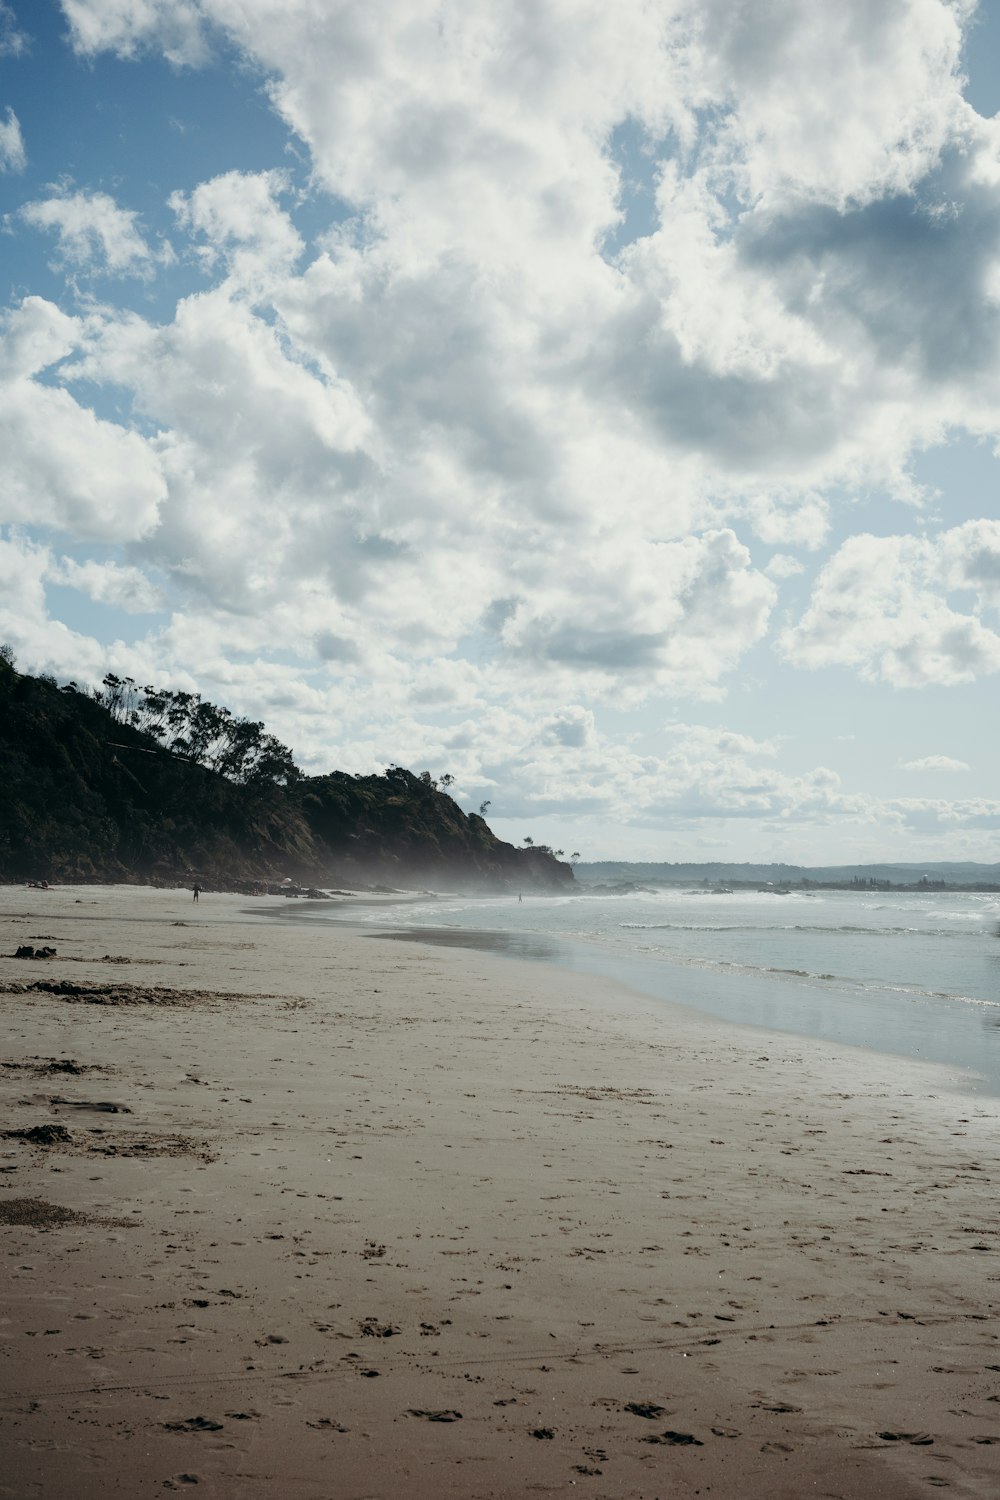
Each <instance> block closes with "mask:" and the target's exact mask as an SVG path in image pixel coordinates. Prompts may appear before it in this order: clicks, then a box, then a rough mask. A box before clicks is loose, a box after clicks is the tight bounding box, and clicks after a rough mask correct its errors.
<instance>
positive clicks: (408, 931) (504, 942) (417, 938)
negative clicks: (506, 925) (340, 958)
mask: <svg viewBox="0 0 1000 1500" xmlns="http://www.w3.org/2000/svg"><path fill="white" fill-rule="evenodd" d="M370 936H371V937H379V938H393V939H394V940H395V941H396V942H398V943H430V944H431V945H432V946H433V947H436V948H472V949H474V951H475V952H477V953H500V954H503V956H504V957H505V958H530V959H539V958H540V959H544V960H545V961H546V962H547V963H558V962H559V960H560V959H565V953H564V951H563V949H562V947H561V945H560V944H559V943H555V942H553V941H552V940H551V939H550V938H545V937H539V936H538V934H537V933H533V932H488V931H485V930H482V929H477V928H468V929H466V928H462V929H459V928H448V927H405V928H403V929H402V930H401V931H398V932H373V933H371V934H370Z"/></svg>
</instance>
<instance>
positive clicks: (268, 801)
mask: <svg viewBox="0 0 1000 1500" xmlns="http://www.w3.org/2000/svg"><path fill="white" fill-rule="evenodd" d="M214 712H216V713H218V711H214ZM222 713H223V714H224V713H225V711H224V710H223V711H222ZM230 721H231V723H233V724H237V726H238V727H239V726H240V725H242V726H243V727H244V728H245V727H248V726H245V725H243V721H235V720H230ZM260 727H261V726H249V728H250V729H251V730H252V729H254V728H260ZM258 738H259V737H258ZM263 743H264V745H265V749H267V748H268V747H272V748H273V747H277V750H278V751H279V752H284V747H281V746H278V745H277V742H276V741H274V740H273V739H271V737H269V736H265V737H264V741H263ZM271 761H273V764H274V765H275V766H277V767H278V770H279V771H280V772H281V775H282V777H283V779H282V780H269V779H267V775H266V774H264V772H261V774H260V775H259V776H257V779H255V780H250V781H249V782H246V781H245V782H244V783H243V784H241V783H239V782H236V781H234V780H233V779H231V778H230V777H227V776H226V775H224V774H222V773H221V772H220V771H218V770H214V769H210V768H209V767H207V766H206V765H203V764H198V763H197V762H196V761H195V760H194V759H192V758H190V756H187V755H184V754H181V753H177V752H176V751H175V750H173V749H170V748H166V747H165V746H164V745H163V744H162V743H161V742H160V740H158V739H157V737H156V735H155V734H152V733H149V732H145V731H144V730H140V729H137V728H135V727H133V725H132V724H130V723H128V722H123V721H122V718H121V716H119V717H116V716H115V715H114V713H113V712H112V711H111V710H110V709H109V708H108V707H107V706H105V704H104V703H101V702H97V701H95V699H94V698H93V697H92V696H91V695H89V694H87V693H84V692H80V691H78V690H76V689H75V688H74V687H73V686H72V685H71V686H69V687H62V688H60V687H58V686H57V684H56V683H55V682H54V681H53V680H52V679H51V678H39V677H32V676H29V675H27V674H24V673H21V672H18V671H16V670H15V669H14V667H13V665H12V663H11V662H10V660H9V659H7V657H5V656H4V654H3V653H0V881H8V882H9V881H20V880H28V879H35V880H42V879H44V880H48V881H107V880H115V881H143V882H153V883H181V884H185V883H187V884H190V883H192V882H193V881H194V880H195V879H197V880H199V881H200V882H201V883H202V884H205V885H209V886H212V885H216V886H222V887H230V888H233V887H239V886H241V885H245V884H247V883H248V882H258V881H263V882H272V881H280V880H283V879H285V878H288V879H291V880H293V881H296V882H299V883H302V884H311V885H331V884H334V885H359V884H367V885H371V884H381V885H390V886H401V887H410V888H413V887H417V888H429V889H439V890H444V889H449V890H454V889H462V890H470V889H482V890H498V889H501V890H504V889H507V890H518V889H524V890H528V889H535V890H539V889H542V890H550V889H565V888H567V887H572V885H573V872H572V870H571V869H570V867H569V865H568V864H564V863H561V862H560V861H559V860H557V859H556V858H555V857H554V856H553V855H552V854H551V853H550V852H549V851H548V850H546V849H542V848H532V849H517V848H515V847H514V846H513V845H511V844H506V843H504V842H503V841H502V840H500V839H498V838H497V837H496V836H495V835H494V834H493V833H492V831H491V830H490V828H489V827H488V826H487V824H486V822H485V821H484V820H483V819H482V818H481V817H478V816H477V815H476V814H474V813H473V814H471V815H470V814H466V813H464V812H463V811H462V809H461V808H460V807H459V806H458V805H457V803H455V802H454V800H453V799H452V798H451V797H449V796H448V795H447V794H446V793H445V792H443V791H441V790H439V789H438V788H437V787H436V786H435V784H434V783H433V782H432V781H431V779H430V777H429V776H427V775H426V773H425V774H424V775H421V776H417V775H414V774H413V773H412V772H410V771H407V770H405V769H403V768H402V767H399V766H394V767H390V768H389V770H388V771H387V772H386V773H385V774H384V775H372V776H351V775H348V774H347V773H345V772H342V771H333V772H331V773H330V774H329V775H326V776H301V775H299V773H298V772H297V771H295V768H294V766H293V765H292V764H291V759H290V755H288V753H287V752H284V759H282V756H281V755H278V756H277V757H275V756H272V757H271ZM260 764H262V765H264V766H265V771H266V769H267V765H269V764H271V762H266V764H265V762H264V761H261V762H260ZM258 769H259V767H258ZM289 772H294V775H291V774H289Z"/></svg>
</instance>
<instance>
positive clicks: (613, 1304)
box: [0, 887, 1000, 1500]
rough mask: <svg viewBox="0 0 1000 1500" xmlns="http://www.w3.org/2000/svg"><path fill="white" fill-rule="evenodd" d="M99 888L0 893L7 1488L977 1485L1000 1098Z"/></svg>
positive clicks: (781, 1490)
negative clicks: (54, 1067)
mask: <svg viewBox="0 0 1000 1500" xmlns="http://www.w3.org/2000/svg"><path fill="white" fill-rule="evenodd" d="M98 889H99V891H100V892H101V894H100V896H99V897H98V896H94V895H93V892H92V890H91V891H90V892H86V891H85V892H81V891H80V888H73V890H72V893H71V894H69V895H68V896H67V893H63V894H62V895H59V894H57V893H53V892H43V893H35V892H28V893H24V892H21V891H17V893H16V895H17V900H16V901H13V900H11V899H10V893H9V891H0V931H2V932H3V934H4V936H3V937H2V939H0V948H3V949H4V951H10V950H12V948H13V946H14V939H15V938H18V939H22V938H23V939H25V940H26V939H29V938H35V939H39V940H41V939H45V940H49V941H52V940H54V941H55V944H56V946H57V948H58V956H57V957H56V958H55V959H52V960H47V961H46V962H45V963H44V964H42V963H39V964H32V963H30V962H25V961H17V960H13V959H7V958H0V994H2V1003H3V1005H4V1011H5V1020H6V1021H7V1027H6V1041H5V1051H4V1052H3V1056H2V1061H3V1062H4V1064H5V1066H3V1067H0V1090H2V1094H3V1102H4V1109H3V1115H4V1120H5V1128H8V1129H23V1130H31V1129H34V1128H36V1127H37V1126H39V1125H40V1124H48V1125H55V1126H59V1127H61V1128H62V1129H63V1130H64V1131H65V1132H66V1133H67V1135H68V1136H69V1137H70V1139H69V1141H63V1142H62V1143H61V1144H60V1143H58V1142H57V1143H56V1144H52V1145H40V1144H33V1143H31V1142H30V1141H25V1140H16V1139H10V1138H8V1139H4V1140H2V1141H0V1168H2V1169H3V1170H2V1171H0V1216H3V1215H4V1212H5V1205H6V1206H8V1208H9V1205H10V1204H12V1203H24V1202H26V1201H32V1200H34V1201H35V1202H36V1203H47V1204H49V1205H52V1206H54V1207H55V1208H56V1209H62V1210H64V1211H65V1212H67V1213H72V1214H77V1215H80V1216H81V1217H80V1218H79V1219H77V1220H66V1221H64V1222H62V1223H58V1222H56V1223H53V1222H51V1221H49V1222H48V1223H47V1224H46V1223H39V1222H38V1221H37V1220H36V1221H35V1222H24V1223H20V1224H18V1223H10V1222H0V1254H2V1255H3V1259H4V1271H5V1285H6V1286H7V1287H8V1288H9V1295H8V1311H7V1316H8V1322H7V1324H6V1325H4V1327H3V1334H4V1337H3V1339H2V1341H0V1355H2V1360H0V1371H2V1376H0V1381H2V1390H0V1442H2V1445H3V1465H2V1466H0V1495H2V1496H5V1497H6V1496H8V1495H9V1496H12V1497H13V1496H16V1497H17V1500H34V1497H36V1496H37V1497H42V1496H45V1497H46V1500H71V1497H72V1500H97V1497H98V1496H100V1497H102V1500H103V1497H104V1496H106V1495H107V1494H109V1493H112V1494H113V1493H120V1494H122V1495H123V1496H128V1497H133V1496H136V1497H141V1496H145V1495H153V1494H161V1493H163V1491H164V1490H165V1489H166V1490H168V1491H169V1490H171V1489H175V1490H182V1489H185V1488H186V1487H187V1485H188V1484H189V1483H190V1482H191V1481H190V1478H185V1476H191V1475H194V1476H195V1477H196V1478H197V1482H198V1483H199V1484H200V1485H201V1488H200V1489H199V1491H198V1493H199V1494H206V1495H209V1496H218V1497H224V1500H237V1497H243V1496H248V1497H252V1500H270V1497H272V1496H275V1497H276V1496H278V1495H281V1494H284V1493H294V1494H295V1495H296V1496H302V1497H304V1500H331V1497H336V1500H341V1497H343V1500H359V1497H362V1496H373V1497H379V1500H382V1497H385V1500H389V1497H396V1496H398V1495H399V1494H406V1495H414V1496H418V1497H419V1496H423V1495H434V1496H445V1497H454V1500H473V1497H480V1496H481V1497H484V1500H485V1497H487V1496H508V1495H509V1496H511V1497H514V1496H520V1495H524V1494H526V1493H530V1492H537V1493H547V1494H569V1493H571V1492H572V1493H573V1494H579V1493H586V1494H590V1495H591V1496H594V1497H598V1500H612V1497H613V1500H626V1497H635V1500H653V1497H655V1496H657V1495H666V1494H671V1495H674V1494H677V1495H687V1494H694V1493H695V1492H696V1491H698V1490H700V1491H701V1493H703V1494H704V1493H707V1492H708V1491H709V1489H711V1492H712V1493H714V1494H720V1495H736V1494H740V1495H741V1496H743V1495H745V1496H748V1497H751V1500H755V1497H761V1500H763V1497H764V1496H768V1497H787V1500H793V1497H798V1496H800V1495H802V1494H804V1493H819V1494H822V1493H837V1494H840V1495H842V1496H845V1497H851V1500H862V1497H865V1500H867V1497H870V1496H873V1495H879V1496H885V1497H888V1500H910V1497H914V1496H917V1495H926V1494H928V1493H929V1490H930V1489H931V1488H935V1487H940V1482H941V1481H942V1480H944V1481H946V1483H947V1485H948V1486H949V1487H950V1488H951V1489H952V1490H953V1492H954V1493H955V1494H956V1495H962V1496H972V1497H979V1496H986V1495H992V1494H993V1493H994V1492H995V1484H996V1478H997V1473H998V1471H1000V1405H998V1404H997V1399H996V1398H1000V1373H998V1372H997V1371H996V1367H997V1366H1000V1329H998V1325H997V1322H996V1302H997V1286H998V1285H1000V1279H998V1278H1000V1256H998V1249H1000V1238H998V1236H997V1234H996V1229H995V1192H996V1182H997V1178H998V1175H1000V1168H998V1163H997V1120H998V1104H997V1101H995V1100H993V1099H989V1098H983V1097H968V1096H960V1095H957V1094H954V1093H947V1094H946V1095H944V1097H942V1094H943V1086H942V1085H943V1079H942V1074H941V1072H940V1071H939V1070H937V1069H934V1068H931V1067H930V1066H929V1065H927V1064H921V1063H906V1062H904V1063H902V1064H901V1065H900V1064H899V1063H898V1062H897V1059H895V1058H886V1057H885V1056H883V1055H882V1054H878V1053H868V1052H863V1051H861V1049H848V1048H843V1047H837V1046H834V1045H832V1044H824V1043H822V1042H812V1041H807V1040H805V1039H802V1038H798V1037H793V1036H790V1035H788V1034H782V1033H776V1032H772V1033H769V1034H766V1035H765V1034H763V1033H757V1032H751V1033H749V1034H746V1035H743V1034H740V1032H739V1031H738V1030H737V1029H735V1028H734V1027H732V1026H731V1025H730V1024H729V1023H728V1022H725V1021H714V1020H712V1019H711V1018H708V1017H704V1016H702V1015H700V1014H698V1013H696V1012H693V1011H691V1010H690V1009H688V1008H687V1007H682V1006H677V1007H668V1006H665V1005H664V1004H663V1003H662V1002H658V1001H654V1000H652V999H648V998H647V997H643V996H641V995H636V994H634V993H633V992H631V991H630V990H628V989H626V988H625V987H619V986H613V985H611V983H610V982H609V981H607V980H604V979H601V978H598V977H596V976H593V975H587V974H578V973H573V972H567V971H562V970H559V969H556V968H554V967H548V966H543V965H539V964H534V963H527V962H523V961H522V962H515V961H512V960H510V959H505V960H504V962H503V963H500V962H499V961H498V960H497V958H496V957H493V956H491V955H484V954H479V953H472V952H469V951H449V952H445V951H444V950H443V949H440V948H436V947H430V946H421V945H420V944H417V943H410V942H394V943H391V944H390V943H384V944H376V943H372V942H371V941H369V940H368V937H369V929H363V930H362V934H359V933H358V932H356V931H353V930H351V928H350V927H349V926H348V924H346V923H339V922H338V923H336V924H334V923H329V924H325V925H322V924H316V925H315V926H313V925H311V924H308V923H299V924H291V923H288V924H282V923H281V922H261V921H259V920H256V921H255V920H252V919H245V918H242V917H241V916H240V914H239V912H238V911H237V910H236V909H235V908H236V904H237V903H239V902H242V901H244V900H245V897H240V896H234V897H231V898H221V897H220V898H216V897H213V898H212V901H211V902H208V903H205V905H206V907H212V906H215V907H216V909H215V910H214V911H212V912H211V914H210V912H209V911H208V910H202V909H201V903H199V905H198V906H196V907H194V911H192V906H193V903H192V902H191V901H190V897H189V894H188V893H185V892H176V893H170V892H163V891H154V892H143V891H138V892H136V891H135V889H134V888H131V887H126V888H111V889H110V892H109V889H108V888H103V887H102V888H98ZM53 894H56V896H57V899H56V901H55V903H52V902H51V901H50V898H51V897H52V896H53ZM34 896H38V897H39V898H43V897H44V899H45V902H47V903H48V904H47V905H46V904H43V902H42V900H41V899H39V900H38V901H37V902H36V903H32V906H33V909H31V910H28V909H27V906H28V901H27V899H26V898H27V897H34ZM185 898H186V899H185ZM216 903H218V905H217V906H216ZM80 906H83V907H84V910H82V911H80V910H79V909H76V910H74V907H76V908H78V907H80ZM76 919H79V920H76ZM61 929H63V930H61ZM42 978H44V980H45V981H46V982H49V981H53V982H56V983H60V982H62V983H69V984H72V985H76V986H77V988H78V989H80V988H81V987H82V988H83V991H84V993H83V994H82V995H81V994H79V993H78V994H76V995H75V996H74V995H67V994H65V993H64V994H58V993H50V992H41V991H38V990H32V991H26V992H24V991H22V992H20V993H18V992H16V991H14V990H12V989H11V988H10V986H12V985H16V986H18V987H20V986H23V985H25V984H30V983H32V982H34V981H35V980H37V979H42ZM87 986H92V987H94V988H91V989H90V990H87V988H86V987H87ZM88 996H89V998H88ZM95 997H98V998H100V997H103V1000H102V1003H94V1000H95ZM115 997H117V1001H116V1000H115ZM69 1058H71V1059H73V1061H74V1064H75V1066H78V1067H79V1068H81V1069H89V1068H90V1069H94V1070H95V1071H93V1072H89V1071H82V1072H79V1073H66V1072H51V1071H47V1069H49V1067H50V1061H49V1060H55V1062H56V1063H61V1062H62V1061H63V1060H65V1059H69ZM887 1064H891V1065H892V1066H891V1067H888V1066H887ZM12 1065H15V1066H12ZM109 1104H112V1105H115V1106H116V1107H117V1108H116V1110H115V1111H114V1112H112V1111H109V1110H107V1109H106V1108H104V1106H106V1105H109ZM125 1111H128V1113H126V1112H125ZM38 1212H40V1211H38ZM111 1220H114V1221H117V1222H116V1223H109V1222H108V1221H111ZM126 1226H127V1227H126ZM370 1372H377V1373H370ZM215 1424H218V1425H215ZM831 1486H832V1488H831Z"/></svg>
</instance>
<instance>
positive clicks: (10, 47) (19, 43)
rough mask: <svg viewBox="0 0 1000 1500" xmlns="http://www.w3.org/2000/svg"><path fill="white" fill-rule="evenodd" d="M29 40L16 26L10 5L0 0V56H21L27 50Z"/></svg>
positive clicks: (15, 17) (15, 19)
mask: <svg viewBox="0 0 1000 1500" xmlns="http://www.w3.org/2000/svg"><path fill="white" fill-rule="evenodd" d="M29 40H30V39H29V37H28V35H27V33H26V32H24V31H22V30H21V28H20V26H18V24H17V16H16V15H15V14H14V11H13V9H12V8H11V6H9V5H6V4H5V3H4V0H0V57H22V56H23V55H24V53H25V52H27V51H28V48H29Z"/></svg>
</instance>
